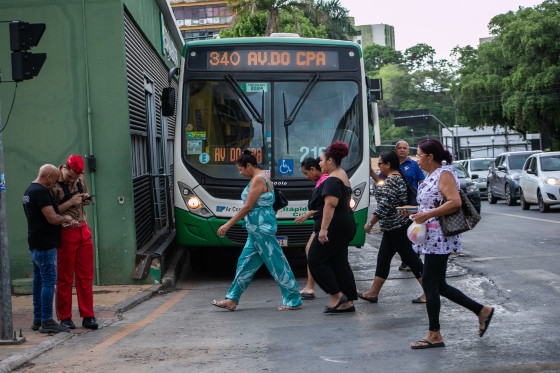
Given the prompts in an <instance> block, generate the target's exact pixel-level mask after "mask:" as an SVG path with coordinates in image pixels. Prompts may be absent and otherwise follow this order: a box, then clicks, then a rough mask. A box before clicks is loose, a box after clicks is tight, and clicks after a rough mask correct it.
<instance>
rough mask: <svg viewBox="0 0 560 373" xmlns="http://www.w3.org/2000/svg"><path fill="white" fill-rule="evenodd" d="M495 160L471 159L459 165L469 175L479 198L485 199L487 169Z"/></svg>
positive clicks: (486, 192)
mask: <svg viewBox="0 0 560 373" xmlns="http://www.w3.org/2000/svg"><path fill="white" fill-rule="evenodd" d="M494 159H495V158H472V159H465V160H463V161H461V164H462V165H463V167H465V169H466V170H467V172H468V173H469V175H471V177H472V181H473V182H474V183H475V185H476V186H477V187H478V190H479V191H480V196H481V197H486V195H487V194H488V190H487V189H486V177H487V176H488V168H489V167H490V165H491V164H492V162H494Z"/></svg>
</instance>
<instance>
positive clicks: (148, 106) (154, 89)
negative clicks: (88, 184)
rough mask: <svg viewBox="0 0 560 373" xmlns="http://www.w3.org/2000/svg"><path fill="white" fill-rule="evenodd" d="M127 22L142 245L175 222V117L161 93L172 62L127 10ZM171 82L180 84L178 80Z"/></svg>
mask: <svg viewBox="0 0 560 373" xmlns="http://www.w3.org/2000/svg"><path fill="white" fill-rule="evenodd" d="M124 25H125V47H126V66H127V80H128V99H129V111H130V138H131V145H132V154H131V156H132V165H133V187H134V210H135V219H136V243H137V248H138V249H140V248H142V246H143V245H145V244H146V243H147V242H149V241H150V239H151V238H152V237H153V236H154V233H155V232H156V230H157V229H161V228H164V227H166V226H169V225H172V224H173V218H172V211H173V209H172V208H170V207H172V205H170V204H169V202H170V201H171V202H172V201H173V196H172V193H173V188H172V185H173V180H172V175H173V163H172V161H171V162H169V164H168V165H167V166H168V169H166V168H167V167H166V162H167V161H166V159H167V160H168V159H171V160H172V159H173V157H172V154H173V138H174V137H175V117H174V116H173V117H167V119H166V118H165V117H163V119H162V116H161V101H160V94H161V91H162V89H163V88H164V87H166V86H167V85H168V82H167V76H168V74H167V73H168V68H167V66H166V65H165V64H164V63H163V61H162V60H161V58H160V56H159V53H157V52H156V51H155V50H154V49H153V47H152V46H151V45H150V44H149V43H148V41H146V39H145V38H144V37H143V36H142V33H141V32H140V30H139V29H138V27H137V26H136V25H135V24H134V21H133V20H132V19H131V17H130V15H129V14H128V13H127V12H125V19H124ZM172 85H173V86H174V87H175V88H177V84H176V82H175V81H172ZM162 120H163V121H165V120H167V136H166V137H167V141H166V142H167V144H164V143H162ZM153 126H155V128H153ZM163 127H165V126H163ZM163 138H165V136H164V137H163ZM169 154H171V156H170V155H169Z"/></svg>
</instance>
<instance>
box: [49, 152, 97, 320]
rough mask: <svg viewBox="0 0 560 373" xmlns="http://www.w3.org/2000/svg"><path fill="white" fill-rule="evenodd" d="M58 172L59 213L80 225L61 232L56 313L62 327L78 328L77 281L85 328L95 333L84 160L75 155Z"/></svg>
mask: <svg viewBox="0 0 560 373" xmlns="http://www.w3.org/2000/svg"><path fill="white" fill-rule="evenodd" d="M58 169H59V170H60V177H59V179H58V182H57V183H56V185H55V186H54V187H53V188H52V189H51V194H52V196H53V197H54V199H55V200H56V201H57V202H58V209H59V211H60V212H61V213H64V214H67V215H70V216H71V217H72V218H74V219H75V220H77V221H78V223H79V224H78V226H77V227H72V228H64V229H62V244H61V246H60V248H59V249H58V250H57V270H58V280H57V289H56V299H57V305H56V311H57V314H58V318H59V319H60V320H61V322H60V323H61V324H62V325H65V326H67V327H68V328H70V329H74V328H75V327H76V326H75V325H74V322H73V321H72V283H73V282H74V280H75V283H76V293H77V295H78V308H79V310H80V316H81V317H82V318H83V320H82V326H83V327H84V328H88V329H93V330H95V329H97V327H98V325H97V322H96V321H95V315H94V312H93V291H92V283H93V242H92V241H91V230H90V229H89V227H88V226H87V224H86V217H87V214H86V212H85V210H84V206H88V205H90V204H91V201H92V199H91V198H89V199H88V198H87V197H89V191H88V187H87V184H86V180H85V178H84V176H83V173H84V160H83V159H82V157H80V156H79V155H74V154H72V155H71V156H70V157H68V161H67V162H66V164H62V165H60V166H59V167H58Z"/></svg>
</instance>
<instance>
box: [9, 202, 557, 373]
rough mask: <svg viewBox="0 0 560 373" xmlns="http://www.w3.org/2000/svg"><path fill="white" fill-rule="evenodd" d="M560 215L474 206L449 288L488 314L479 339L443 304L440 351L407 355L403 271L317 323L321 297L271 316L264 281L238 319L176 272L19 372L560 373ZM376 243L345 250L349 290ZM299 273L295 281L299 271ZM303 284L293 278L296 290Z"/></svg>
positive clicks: (272, 287) (221, 288) (409, 321)
mask: <svg viewBox="0 0 560 373" xmlns="http://www.w3.org/2000/svg"><path fill="white" fill-rule="evenodd" d="M558 224H560V209H555V210H553V211H552V212H551V213H550V214H540V213H538V212H537V211H535V210H529V211H521V209H520V207H519V206H517V207H508V206H505V205H504V204H502V203H498V204H497V205H489V204H487V203H483V206H482V220H481V222H480V223H479V225H478V226H477V227H476V228H475V230H474V231H472V232H468V233H466V234H464V237H463V239H464V250H465V255H464V256H452V258H451V260H450V265H449V271H448V282H449V283H450V284H452V285H453V286H455V287H457V288H459V289H460V290H462V291H463V292H465V293H466V294H467V295H469V296H470V297H472V298H473V299H475V300H477V301H479V302H481V303H483V304H488V305H491V306H493V307H495V309H496V313H495V315H494V318H493V320H492V323H491V325H490V328H489V330H488V332H487V333H486V335H485V336H484V338H479V337H478V336H477V334H476V332H477V330H478V323H477V318H476V316H475V315H474V314H472V313H471V312H470V311H468V310H465V309H463V308H461V307H460V306H458V305H455V304H453V303H451V302H449V301H447V300H445V299H443V300H442V312H441V325H442V329H441V330H442V335H443V339H444V341H445V343H446V346H445V347H444V348H437V349H430V350H411V349H410V347H409V346H410V343H412V342H414V341H417V340H419V339H421V338H424V337H425V336H426V334H427V327H428V320H427V314H426V309H425V306H424V305H421V304H412V303H411V300H412V299H413V298H416V297H417V296H418V295H419V294H420V292H421V288H420V287H419V285H418V283H417V281H416V280H415V279H414V278H413V276H412V274H411V273H410V272H404V271H399V270H398V269H397V266H398V264H399V261H398V260H397V259H395V260H394V261H393V263H392V267H391V273H390V278H389V280H388V281H387V282H386V283H385V286H384V287H383V289H382V292H381V294H380V296H379V302H378V303H376V304H371V303H368V302H365V301H362V300H358V301H357V302H356V313H354V314H338V315H329V314H324V313H322V310H323V307H324V306H325V305H326V304H327V302H328V296H327V295H326V294H324V293H323V292H322V291H321V290H320V289H318V288H316V294H317V298H316V299H314V300H310V301H305V302H304V307H303V309H302V310H299V311H282V312H279V311H276V306H278V305H279V304H281V297H280V290H279V288H278V286H277V285H276V284H275V282H274V281H273V280H272V279H271V278H270V275H268V274H267V273H266V272H261V273H260V274H259V275H258V276H257V277H256V278H255V279H254V281H253V282H252V283H251V285H250V286H249V288H248V289H247V290H246V292H245V293H244V294H243V296H242V298H241V302H240V304H239V306H238V309H237V310H236V311H235V312H229V311H227V310H223V309H218V308H216V307H213V306H212V305H211V304H210V303H211V301H212V300H213V299H222V298H223V296H224V295H225V293H226V291H227V288H228V287H229V284H230V282H231V279H232V276H231V273H230V271H226V272H223V271H220V270H218V271H214V272H212V271H208V272H205V273H192V272H189V271H188V269H187V268H185V270H184V271H183V272H182V273H183V277H182V278H180V279H179V281H178V283H177V286H176V289H175V290H174V291H171V292H160V294H156V296H153V297H151V298H150V299H148V300H146V301H144V302H142V303H140V304H138V305H137V306H136V307H134V308H132V309H130V310H128V311H126V312H124V313H123V314H122V315H121V317H119V318H117V319H115V320H113V321H112V322H111V323H110V324H108V325H105V326H104V327H103V328H101V329H100V330H98V331H96V332H89V333H82V334H79V335H72V337H71V338H70V339H68V340H66V341H64V342H63V343H60V344H59V345H58V346H57V347H56V348H54V349H52V350H51V351H48V352H45V353H43V354H41V355H39V356H37V357H36V358H33V359H31V360H29V361H28V362H27V363H26V364H25V365H23V366H22V367H21V368H20V369H19V370H18V371H21V372H41V373H49V372H62V371H64V372H85V371H95V372H114V371H116V372H121V371H122V372H128V371H134V372H184V371H189V372H191V371H200V372H222V371H226V370H227V371H246V372H268V371H280V370H282V371H290V372H404V371H406V372H560V356H559V354H558V351H559V349H560V338H558V335H560V333H559V332H560V317H559V315H560V312H559V311H558V309H559V306H560V304H559V303H560V298H559V297H558V293H560V245H559V244H558V243H559V242H560V229H558ZM380 238H381V236H380V235H379V234H372V235H369V236H368V237H367V244H366V245H365V246H364V247H363V248H361V249H357V248H351V250H350V263H351V265H352V267H353V269H354V273H355V277H356V283H357V287H358V288H359V289H360V290H366V289H367V288H368V287H369V286H370V284H371V281H372V279H373V275H374V272H375V260H376V255H377V247H378V246H379V242H380ZM298 272H301V271H299V270H298ZM304 282H305V279H304V278H303V277H298V283H299V284H300V287H303V285H304Z"/></svg>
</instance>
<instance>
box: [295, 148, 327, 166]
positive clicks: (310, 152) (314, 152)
mask: <svg viewBox="0 0 560 373" xmlns="http://www.w3.org/2000/svg"><path fill="white" fill-rule="evenodd" d="M325 149H326V147H324V146H321V147H317V146H314V147H312V148H309V147H307V146H302V147H301V148H299V151H300V152H301V153H302V156H301V158H300V159H299V161H300V162H303V160H304V159H305V158H307V157H313V158H315V159H317V157H319V155H321V153H322V152H323V150H325Z"/></svg>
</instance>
